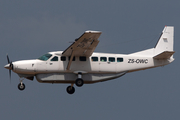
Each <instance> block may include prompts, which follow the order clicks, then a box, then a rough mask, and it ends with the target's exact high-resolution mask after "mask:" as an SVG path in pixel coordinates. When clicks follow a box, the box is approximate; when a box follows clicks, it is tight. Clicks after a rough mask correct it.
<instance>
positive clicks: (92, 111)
mask: <svg viewBox="0 0 180 120" xmlns="http://www.w3.org/2000/svg"><path fill="white" fill-rule="evenodd" d="M179 5H180V1H179V0H171V1H169V0H158V1H157V0H156V1H155V0H146V1H143V0H136V1H134V0H129V1H122V0H121V1H117V0H112V1H100V0H91V1H84V0H76V1H61V0H52V1H48V0H36V1H35V0H31V1H23V0H19V1H5V0H1V1H0V16H1V17H0V39H1V40H0V41H1V44H0V49H1V50H0V55H1V59H0V61H1V62H0V64H1V68H0V74H1V80H0V96H1V99H0V101H1V102H0V114H1V115H0V119H14V120H15V119H26V120H32V119H44V120H46V119H47V120H49V119H51V120H53V119H66V120H68V119H75V120H84V119H86V120H92V119H103V120H109V119H123V120H132V119H133V120H141V119H146V120H152V119H153V120H169V119H173V120H179V119H180V115H179V113H180V103H179V101H180V97H179V93H180V87H179V86H180V81H179V77H178V76H179V71H178V70H179V63H178V59H179V58H180V57H179V51H180V48H179V44H180V42H179V38H180V34H178V33H179V32H178V31H180V22H179V21H180V17H179V11H180V7H179ZM165 25H171V26H174V27H175V37H174V38H175V46H174V47H175V52H176V53H175V55H174V57H175V61H174V62H173V63H172V64H170V65H167V66H164V67H159V68H153V69H149V70H144V71H139V72H134V73H129V74H126V75H125V76H123V77H120V78H117V79H114V80H111V81H107V82H102V83H96V84H90V85H84V86H83V87H81V88H77V87H76V92H75V94H73V95H69V94H67V93H66V87H67V86H68V84H42V83H38V82H37V81H36V80H34V81H29V80H24V83H25V84H26V89H25V90H24V91H19V90H18V89H17V85H18V83H19V77H18V75H16V74H14V73H12V80H11V83H10V81H9V75H8V70H6V69H4V65H5V64H7V60H6V54H7V53H8V55H9V57H10V59H11V60H12V61H17V60H24V59H34V58H37V57H39V56H41V55H42V54H44V53H47V52H50V51H58V50H62V51H63V50H65V49H66V48H67V47H68V46H69V45H70V44H71V43H69V42H72V41H74V40H75V39H76V38H78V37H79V36H80V35H81V34H83V32H84V31H86V30H99V31H102V35H101V36H100V38H99V40H100V43H99V45H98V46H97V48H96V50H95V51H96V52H106V53H123V54H128V53H132V52H137V51H140V50H143V49H147V48H151V47H154V46H155V44H156V42H157V40H158V38H159V35H160V33H161V32H162V30H163V28H164V26H165Z"/></svg>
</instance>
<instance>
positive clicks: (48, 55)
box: [38, 54, 52, 61]
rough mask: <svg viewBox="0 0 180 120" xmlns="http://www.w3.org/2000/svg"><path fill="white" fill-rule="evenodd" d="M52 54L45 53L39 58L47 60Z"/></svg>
mask: <svg viewBox="0 0 180 120" xmlns="http://www.w3.org/2000/svg"><path fill="white" fill-rule="evenodd" d="M51 56H52V55H51V54H45V55H43V56H41V57H40V58H38V59H39V60H43V61H47V60H48V59H49V58H50V57H51Z"/></svg>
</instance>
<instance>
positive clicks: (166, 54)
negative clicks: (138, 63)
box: [153, 51, 175, 59]
mask: <svg viewBox="0 0 180 120" xmlns="http://www.w3.org/2000/svg"><path fill="white" fill-rule="evenodd" d="M174 53H175V52H174V51H164V52H162V53H160V54H158V55H156V56H154V57H153V58H155V59H169V58H170V57H171V56H172V55H173V54H174Z"/></svg>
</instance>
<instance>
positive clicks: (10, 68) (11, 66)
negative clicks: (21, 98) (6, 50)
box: [7, 55, 13, 83]
mask: <svg viewBox="0 0 180 120" xmlns="http://www.w3.org/2000/svg"><path fill="white" fill-rule="evenodd" d="M7 61H8V64H9V78H10V83H11V70H13V64H12V61H11V62H10V60H9V56H8V55H7ZM7 68H8V67H7Z"/></svg>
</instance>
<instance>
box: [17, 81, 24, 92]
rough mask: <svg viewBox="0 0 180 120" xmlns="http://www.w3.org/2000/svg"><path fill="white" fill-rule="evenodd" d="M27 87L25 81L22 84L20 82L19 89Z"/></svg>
mask: <svg viewBox="0 0 180 120" xmlns="http://www.w3.org/2000/svg"><path fill="white" fill-rule="evenodd" d="M25 87H26V86H25V84H24V83H22V84H21V83H19V84H18V89H19V90H21V91H22V90H24V89H25Z"/></svg>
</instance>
